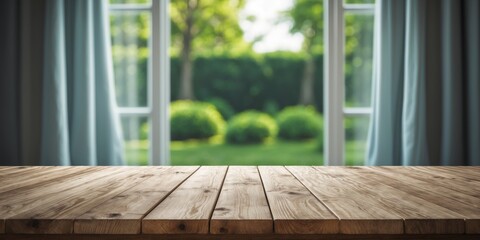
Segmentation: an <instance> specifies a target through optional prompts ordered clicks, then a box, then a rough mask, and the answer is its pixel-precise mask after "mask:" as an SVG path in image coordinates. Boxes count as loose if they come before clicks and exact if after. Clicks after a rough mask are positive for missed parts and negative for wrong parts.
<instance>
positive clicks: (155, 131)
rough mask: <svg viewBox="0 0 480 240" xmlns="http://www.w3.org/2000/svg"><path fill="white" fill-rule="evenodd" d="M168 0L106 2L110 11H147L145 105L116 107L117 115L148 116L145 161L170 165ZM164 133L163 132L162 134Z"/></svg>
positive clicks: (152, 163) (151, 163)
mask: <svg viewBox="0 0 480 240" xmlns="http://www.w3.org/2000/svg"><path fill="white" fill-rule="evenodd" d="M169 3H170V1H169V0H152V2H151V4H110V7H109V10H110V12H118V11H128V12H144V11H149V12H150V16H151V17H150V19H151V23H150V26H151V29H150V33H151V34H150V39H149V41H148V47H149V49H150V54H149V56H150V57H149V60H148V74H147V76H148V77H147V78H148V79H147V86H148V87H147V88H148V90H147V91H148V101H147V102H148V104H147V107H119V106H117V110H118V112H119V114H120V115H121V116H137V117H148V119H149V123H150V124H149V125H150V128H149V143H150V144H149V158H148V159H149V160H148V161H149V164H150V165H169V164H170V125H169V106H170V54H169V52H168V51H169V50H168V49H169V46H170V15H169V10H168V8H169ZM165 133H167V134H165Z"/></svg>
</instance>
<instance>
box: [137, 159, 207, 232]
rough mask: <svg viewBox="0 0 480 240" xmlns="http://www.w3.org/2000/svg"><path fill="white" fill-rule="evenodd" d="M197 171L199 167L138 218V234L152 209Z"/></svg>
mask: <svg viewBox="0 0 480 240" xmlns="http://www.w3.org/2000/svg"><path fill="white" fill-rule="evenodd" d="M172 168H173V167H171V168H170V169H172ZM198 169H200V167H197V169H195V171H193V172H192V173H191V174H190V175H188V176H187V177H186V178H185V179H183V180H182V181H180V183H179V184H177V186H175V187H174V188H172V190H171V191H170V192H169V193H168V194H166V195H165V196H164V197H163V198H162V199H160V200H159V201H158V202H157V203H156V204H155V206H153V207H152V208H150V209H149V210H148V211H146V212H145V214H144V215H143V216H142V217H141V218H140V234H143V219H144V218H145V217H146V216H147V215H148V214H150V212H152V211H153V209H155V208H156V207H157V206H158V205H160V203H162V202H163V200H165V199H166V198H167V197H168V196H170V195H171V194H172V193H173V192H175V190H177V188H178V187H180V185H182V184H183V183H184V182H185V181H187V179H189V178H190V177H191V176H192V175H193V174H194V173H196V172H197V171H198Z"/></svg>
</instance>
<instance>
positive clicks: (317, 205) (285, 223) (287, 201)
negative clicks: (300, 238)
mask: <svg viewBox="0 0 480 240" xmlns="http://www.w3.org/2000/svg"><path fill="white" fill-rule="evenodd" d="M258 169H259V171H260V175H261V178H262V181H263V185H264V189H265V192H266V195H267V199H268V203H269V205H270V210H271V212H272V217H273V219H274V229H275V233H279V234H297V233H304V234H319V233H329V234H334V233H338V232H339V224H340V221H339V219H338V218H337V217H336V216H334V215H333V214H332V213H331V212H330V210H328V209H327V208H326V207H325V206H324V205H323V204H322V203H321V202H320V201H319V200H318V199H316V198H315V196H313V195H312V194H311V193H310V192H309V191H308V190H307V189H306V188H305V187H304V186H303V185H302V184H301V183H300V182H299V181H298V180H297V179H296V178H295V177H294V176H293V175H292V174H290V172H289V171H287V169H285V168H284V167H265V166H261V167H258Z"/></svg>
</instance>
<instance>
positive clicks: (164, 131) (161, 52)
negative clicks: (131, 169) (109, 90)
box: [110, 0, 170, 165]
mask: <svg viewBox="0 0 480 240" xmlns="http://www.w3.org/2000/svg"><path fill="white" fill-rule="evenodd" d="M110 3H111V4H110V23H111V24H110V27H111V29H110V32H111V39H112V55H113V66H114V76H115V90H116V97H117V104H118V111H119V113H120V115H121V123H122V128H123V133H124V138H125V151H126V153H125V155H126V160H127V164H128V165H146V164H151V165H160V164H168V158H169V157H168V153H169V151H168V143H169V141H168V139H169V137H168V136H169V134H168V133H169V126H168V104H169V101H170V96H169V83H170V80H169V75H170V74H169V71H170V67H169V60H168V47H167V46H168V45H169V39H168V36H169V19H168V1H156V0H155V1H149V0H111V1H110ZM149 126H151V127H149Z"/></svg>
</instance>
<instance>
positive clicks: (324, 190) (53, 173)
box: [0, 166, 480, 239]
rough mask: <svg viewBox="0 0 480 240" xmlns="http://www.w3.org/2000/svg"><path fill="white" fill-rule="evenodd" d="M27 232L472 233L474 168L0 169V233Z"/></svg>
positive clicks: (477, 212)
mask: <svg viewBox="0 0 480 240" xmlns="http://www.w3.org/2000/svg"><path fill="white" fill-rule="evenodd" d="M17 234H21V235H17ZM25 234H40V235H38V236H45V235H42V234H60V235H58V236H61V235H62V234H63V236H73V235H75V236H90V237H92V236H97V238H98V236H100V235H102V236H106V235H103V234H110V235H118V234H120V235H125V236H127V235H128V236H130V237H132V239H133V237H134V236H137V237H138V236H149V238H148V239H152V238H151V237H152V236H154V235H158V236H164V237H165V236H170V237H171V238H172V239H182V237H181V236H190V237H191V238H194V237H193V236H198V238H199V239H207V238H209V237H210V238H214V237H217V238H218V237H219V236H223V237H222V238H221V239H224V238H225V237H227V238H228V236H236V239H242V238H241V236H244V237H245V236H247V235H245V234H249V235H248V236H252V238H253V236H256V237H257V238H261V237H265V238H268V237H270V239H273V238H275V236H283V237H282V238H285V239H286V238H288V237H289V236H295V238H296V239H300V238H301V237H303V238H305V239H308V238H309V237H308V236H315V238H316V239H319V238H321V237H325V238H328V239H330V238H333V236H336V237H337V239H344V238H349V237H352V236H355V235H364V236H372V235H373V236H374V235H377V234H378V236H380V235H382V236H390V237H392V236H398V238H399V239H401V238H404V237H406V236H407V237H408V236H416V237H418V236H426V235H422V234H439V235H438V236H446V237H448V236H450V237H452V236H457V237H459V236H461V237H462V238H469V237H472V239H473V237H479V236H480V235H478V234H480V167H309V166H301V167H300V166H287V167H282V166H275V167H271V166H259V167H255V166H230V167H228V166H211V167H199V166H184V167H180V166H179V167H0V239H1V238H2V235H3V237H5V236H10V237H14V236H17V237H18V236H26V235H25ZM29 236H33V235H29ZM52 236H53V235H52Z"/></svg>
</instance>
